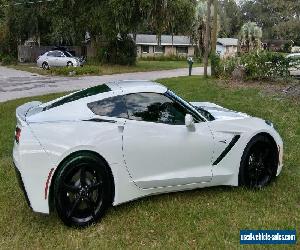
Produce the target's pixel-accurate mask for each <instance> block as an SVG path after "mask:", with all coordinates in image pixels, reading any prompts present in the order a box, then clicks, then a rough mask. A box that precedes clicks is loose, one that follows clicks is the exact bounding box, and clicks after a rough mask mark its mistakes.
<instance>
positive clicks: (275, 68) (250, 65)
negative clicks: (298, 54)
mask: <svg viewBox="0 0 300 250" xmlns="http://www.w3.org/2000/svg"><path fill="white" fill-rule="evenodd" d="M289 62H290V60H289V59H287V58H286V57H285V56H284V55H282V54H280V53H272V52H260V53H249V54H244V55H243V56H242V57H241V64H242V65H243V66H244V67H245V71H246V76H247V78H248V79H252V80H267V79H270V80H277V79H282V78H287V77H288V76H289Z"/></svg>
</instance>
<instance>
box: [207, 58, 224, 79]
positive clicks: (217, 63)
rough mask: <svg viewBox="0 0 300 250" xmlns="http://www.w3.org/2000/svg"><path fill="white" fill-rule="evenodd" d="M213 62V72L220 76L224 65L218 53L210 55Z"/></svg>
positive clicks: (214, 74)
mask: <svg viewBox="0 0 300 250" xmlns="http://www.w3.org/2000/svg"><path fill="white" fill-rule="evenodd" d="M210 62H211V74H212V75H213V76H216V77H220V76H221V74H222V71H223V67H222V64H221V58H220V57H219V55H217V54H211V55H210Z"/></svg>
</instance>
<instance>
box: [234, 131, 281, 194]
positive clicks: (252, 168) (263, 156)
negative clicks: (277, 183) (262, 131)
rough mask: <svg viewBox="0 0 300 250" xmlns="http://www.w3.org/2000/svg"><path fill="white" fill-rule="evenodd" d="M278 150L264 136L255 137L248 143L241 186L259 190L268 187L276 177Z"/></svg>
mask: <svg viewBox="0 0 300 250" xmlns="http://www.w3.org/2000/svg"><path fill="white" fill-rule="evenodd" d="M276 150H277V148H276V147H275V146H274V145H273V144H272V143H271V141H270V139H269V138H267V137H265V136H262V135H258V136H256V137H254V138H253V139H252V140H251V141H250V142H249V143H248V145H247V147H246V149H245V151H244V154H243V157H242V161H241V167H240V173H239V184H241V185H244V186H247V187H250V188H257V189H259V188H262V187H265V186H267V185H268V184H269V183H270V182H271V181H272V179H274V177H275V176H276V172H277V166H278V152H277V151H276Z"/></svg>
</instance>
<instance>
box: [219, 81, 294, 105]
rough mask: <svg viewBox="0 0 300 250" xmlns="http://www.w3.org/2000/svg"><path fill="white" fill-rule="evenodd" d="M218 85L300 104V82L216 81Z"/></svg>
mask: <svg viewBox="0 0 300 250" xmlns="http://www.w3.org/2000/svg"><path fill="white" fill-rule="evenodd" d="M217 82H218V84H220V85H222V86H226V87H228V88H255V89H259V90H261V91H262V93H263V94H267V95H272V96H277V97H279V98H289V99H293V100H295V101H296V102H300V80H299V79H292V80H290V81H288V82H267V81H234V80H218V81H217Z"/></svg>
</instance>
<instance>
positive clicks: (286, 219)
mask: <svg viewBox="0 0 300 250" xmlns="http://www.w3.org/2000/svg"><path fill="white" fill-rule="evenodd" d="M161 82H162V83H163V84H165V85H166V86H168V87H170V88H171V89H172V90H174V91H175V92H177V93H178V94H179V95H181V96H183V97H184V98H186V99H187V100H190V101H211V102H216V103H218V104H221V105H223V106H225V107H228V108H231V109H235V110H239V111H242V112H247V113H249V114H251V115H254V116H258V117H263V118H265V119H268V120H271V121H273V122H274V124H275V126H276V127H277V129H278V131H279V133H280V134H281V135H282V137H283V140H284V147H285V152H284V168H283V172H282V174H281V175H280V176H279V177H278V178H277V179H276V181H275V182H273V183H272V184H271V185H270V186H268V187H267V188H265V189H263V190H260V191H252V190H247V189H244V188H233V187H215V188H204V189H198V190H194V191H186V192H178V193H172V194H165V195H158V196H154V197H148V198H143V199H140V200H137V201H133V202H130V203H127V204H123V205H120V206H117V207H114V208H111V209H109V210H108V213H107V215H106V216H105V218H104V219H103V220H102V221H101V222H100V223H98V224H96V225H94V226H91V227H89V228H86V229H84V230H76V229H70V228H67V227H65V226H64V225H63V224H62V223H61V222H60V220H59V219H58V218H57V216H56V215H55V214H54V215H51V216H45V215H40V214H35V213H33V212H32V211H31V210H30V209H29V208H28V207H27V205H26V203H25V199H24V197H23V194H22V193H21V191H20V189H19V187H18V185H17V181H16V178H15V175H14V170H13V166H12V159H11V151H12V145H13V133H14V128H15V114H14V112H15V108H16V107H17V106H18V105H20V104H22V103H24V102H27V101H30V100H42V101H46V100H50V99H52V98H54V97H57V96H59V94H55V95H48V96H43V97H35V98H26V99H20V100H16V101H9V102H6V103H2V104H0V121H1V123H0V131H1V137H0V152H1V155H0V156H1V158H0V207H1V210H0V211H1V216H0V228H1V234H0V248H1V249H3V248H22V249H23V248H25V249H26V248H51V249H52V248H57V249H61V248H72V249H74V248H87V249H92V248H125V247H129V248H143V247H147V248H149V247H152V248H167V249H169V248H176V249H178V248H180V249H182V248H207V249H210V248H220V249H223V248H230V249H232V248H238V247H240V245H239V231H240V229H296V230H297V234H298V241H299V230H300V221H299V220H300V185H299V183H300V105H299V103H298V104H297V103H296V102H295V101H292V100H288V99H285V100H284V99H282V98H279V97H278V96H270V95H266V94H265V93H264V92H262V91H261V90H260V89H257V88H248V89H247V88H234V87H231V88H229V87H226V86H225V85H220V84H216V83H215V82H214V80H211V79H208V80H205V79H203V78H201V77H190V78H189V77H181V78H173V79H164V80H161ZM41 167H42V166H41ZM33 181H34V180H33ZM261 247H262V246H258V248H261ZM273 247H274V246H272V248H273ZM285 247H286V246H285ZM249 248H251V249H252V248H253V247H252V246H250V247H249ZM278 248H280V249H281V248H282V246H281V247H278Z"/></svg>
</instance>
